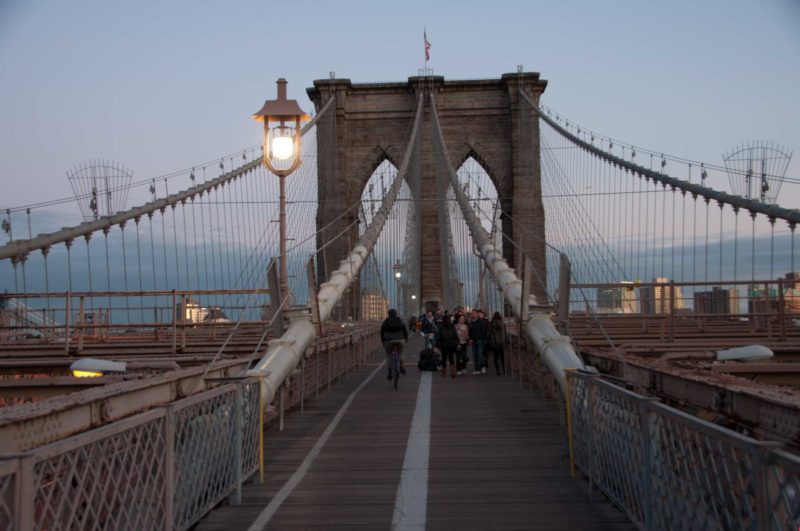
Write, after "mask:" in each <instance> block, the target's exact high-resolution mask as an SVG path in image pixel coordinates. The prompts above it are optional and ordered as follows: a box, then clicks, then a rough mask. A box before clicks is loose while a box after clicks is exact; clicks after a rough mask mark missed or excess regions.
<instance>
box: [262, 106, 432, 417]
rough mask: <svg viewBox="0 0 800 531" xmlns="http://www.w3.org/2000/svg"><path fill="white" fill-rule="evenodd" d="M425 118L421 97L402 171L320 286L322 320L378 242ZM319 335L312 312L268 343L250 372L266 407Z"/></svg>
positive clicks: (331, 309) (328, 315)
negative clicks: (361, 230)
mask: <svg viewBox="0 0 800 531" xmlns="http://www.w3.org/2000/svg"><path fill="white" fill-rule="evenodd" d="M421 120H422V98H421V97H420V99H419V101H418V103H417V110H416V114H415V116H414V125H413V126H412V129H411V136H410V137H409V141H408V146H407V147H406V152H405V155H404V156H403V161H402V164H401V165H400V171H399V172H398V174H397V177H396V178H395V180H394V183H393V184H392V186H391V188H389V191H388V192H387V194H386V197H384V199H383V202H382V203H381V207H380V209H379V210H378V212H377V213H376V214H375V217H374V218H373V219H372V222H371V223H370V224H369V227H367V230H366V231H365V232H364V234H363V235H362V236H361V238H360V239H359V241H358V242H357V243H356V245H355V247H354V248H353V250H352V252H351V253H350V254H349V255H348V257H347V258H346V259H345V260H342V261H341V262H340V265H339V269H337V270H336V271H334V272H333V273H331V276H330V279H329V280H328V282H325V283H323V284H322V286H320V290H319V293H318V295H317V301H318V302H319V317H320V321H321V322H325V321H327V320H328V319H329V318H330V316H331V313H332V312H333V309H334V307H335V306H336V305H337V304H338V303H339V301H340V300H341V299H342V295H343V294H344V292H345V290H346V289H347V288H348V287H349V286H350V284H351V283H352V282H353V279H354V278H355V276H356V274H357V273H358V271H359V270H360V269H361V266H362V265H363V264H364V261H365V260H366V259H367V257H368V256H369V253H370V252H371V251H372V248H373V247H374V245H375V243H376V242H377V241H378V236H380V234H381V231H382V230H383V226H384V224H385V223H386V219H387V218H388V216H389V213H390V212H391V210H392V206H393V205H394V202H395V199H396V198H397V194H398V193H399V192H400V187H401V185H402V183H403V180H404V179H405V177H406V173H407V172H408V167H409V161H410V159H411V153H412V151H413V149H414V145H415V144H416V138H417V135H418V134H419V129H420V122H421ZM316 337H317V330H316V327H315V326H314V324H313V323H312V322H311V316H310V315H303V316H299V317H296V318H294V319H293V320H292V322H291V324H290V325H289V328H288V329H287V330H286V332H284V334H283V335H282V336H281V337H279V338H277V339H273V340H272V341H270V343H269V347H268V348H267V352H266V353H265V354H264V356H263V357H262V358H261V360H259V362H258V363H257V364H256V366H255V367H253V368H252V369H251V370H250V371H248V373H247V375H248V376H254V377H257V378H259V379H260V380H261V401H262V405H264V406H265V407H266V405H267V404H269V403H270V402H271V401H272V399H273V398H274V397H275V393H276V392H277V390H278V388H279V387H280V385H281V384H282V383H283V382H284V380H286V378H288V376H289V375H290V374H291V373H292V371H293V370H294V369H295V367H297V366H298V365H299V363H300V360H301V359H302V358H303V353H304V352H305V351H306V349H307V348H308V347H309V346H311V344H312V342H313V341H314V339H315V338H316Z"/></svg>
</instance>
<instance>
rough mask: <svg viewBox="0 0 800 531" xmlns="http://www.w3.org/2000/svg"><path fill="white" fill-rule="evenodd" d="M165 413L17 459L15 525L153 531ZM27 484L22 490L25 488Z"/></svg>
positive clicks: (160, 491)
mask: <svg viewBox="0 0 800 531" xmlns="http://www.w3.org/2000/svg"><path fill="white" fill-rule="evenodd" d="M164 419H165V416H164V412H163V410H154V411H150V412H147V413H143V414H141V415H137V416H135V417H132V418H130V419H126V420H124V421H120V422H116V423H114V424H111V425H109V426H104V427H102V428H98V429H97V430H92V431H90V432H86V433H83V434H80V435H77V436H75V437H70V438H69V439H65V440H63V441H59V442H57V443H53V444H51V445H48V446H44V447H42V448H39V449H37V450H35V451H34V452H32V454H31V455H30V456H27V457H24V458H22V460H21V464H20V468H21V470H22V474H23V479H22V481H21V483H22V484H23V488H22V492H21V493H20V499H21V500H22V506H23V507H25V508H24V509H21V513H22V514H20V516H21V518H22V519H23V522H26V523H23V524H22V525H20V528H22V529H26V528H32V529H76V530H78V529H153V528H158V527H161V526H163V522H164V510H165V505H164V500H165V496H164V477H165V474H166V467H167V466H168V463H166V460H165V440H166V439H165V437H164V435H165V422H164ZM26 484H27V485H29V486H30V487H31V491H27V489H26V488H25V485H26Z"/></svg>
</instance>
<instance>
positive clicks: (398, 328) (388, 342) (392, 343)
mask: <svg viewBox="0 0 800 531" xmlns="http://www.w3.org/2000/svg"><path fill="white" fill-rule="evenodd" d="M406 341H408V328H406V324H405V323H404V322H403V320H402V319H400V318H399V317H398V316H397V310H395V309H391V310H389V317H387V318H386V319H384V321H383V324H381V342H382V343H383V346H384V348H385V349H386V363H387V364H388V365H389V374H388V375H387V378H388V379H389V380H391V379H392V350H394V349H395V348H397V354H398V355H399V356H400V374H405V373H406V369H405V366H404V365H403V345H404V344H405V342H406Z"/></svg>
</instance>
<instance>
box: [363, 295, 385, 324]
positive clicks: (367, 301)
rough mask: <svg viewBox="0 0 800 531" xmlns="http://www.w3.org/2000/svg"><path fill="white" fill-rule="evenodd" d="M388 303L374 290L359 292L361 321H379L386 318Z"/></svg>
mask: <svg viewBox="0 0 800 531" xmlns="http://www.w3.org/2000/svg"><path fill="white" fill-rule="evenodd" d="M388 311H389V301H388V300H386V297H385V296H384V295H383V294H382V293H380V292H379V291H378V290H376V289H369V288H368V289H367V290H365V291H362V292H361V314H362V315H361V319H362V320H364V321H380V320H382V319H385V318H386V313H387V312H388Z"/></svg>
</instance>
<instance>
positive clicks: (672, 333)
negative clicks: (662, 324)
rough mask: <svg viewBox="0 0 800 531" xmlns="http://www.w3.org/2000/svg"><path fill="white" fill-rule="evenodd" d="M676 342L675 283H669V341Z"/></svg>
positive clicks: (671, 281)
mask: <svg viewBox="0 0 800 531" xmlns="http://www.w3.org/2000/svg"><path fill="white" fill-rule="evenodd" d="M668 341H669V342H670V343H672V342H673V341H675V281H673V280H670V281H669V340H668Z"/></svg>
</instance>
